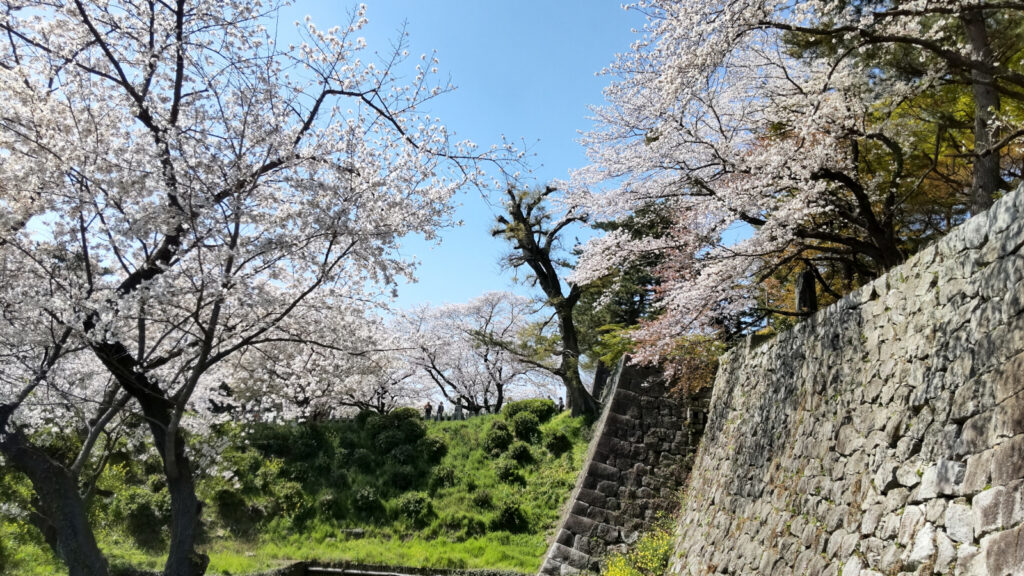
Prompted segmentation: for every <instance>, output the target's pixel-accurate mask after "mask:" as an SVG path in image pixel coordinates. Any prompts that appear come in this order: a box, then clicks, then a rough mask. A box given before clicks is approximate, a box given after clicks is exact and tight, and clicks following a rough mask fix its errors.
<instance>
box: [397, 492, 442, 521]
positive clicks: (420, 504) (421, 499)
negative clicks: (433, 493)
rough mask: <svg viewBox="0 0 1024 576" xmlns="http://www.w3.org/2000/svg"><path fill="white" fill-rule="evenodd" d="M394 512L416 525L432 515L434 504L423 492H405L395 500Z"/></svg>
mask: <svg viewBox="0 0 1024 576" xmlns="http://www.w3.org/2000/svg"><path fill="white" fill-rule="evenodd" d="M395 512H396V513H397V514H398V515H399V516H400V517H402V518H405V519H406V520H409V521H411V522H413V523H414V524H416V525H423V524H425V523H426V522H427V521H428V520H429V519H430V517H431V516H433V515H434V506H433V504H431V502H430V496H428V495H426V494H425V493H423V492H406V493H405V494H402V495H401V496H399V497H398V500H396V501H395Z"/></svg>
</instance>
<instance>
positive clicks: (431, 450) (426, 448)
mask: <svg viewBox="0 0 1024 576" xmlns="http://www.w3.org/2000/svg"><path fill="white" fill-rule="evenodd" d="M416 446H417V449H418V450H419V451H420V453H421V454H423V457H424V458H426V460H427V462H428V463H430V464H437V463H438V462H440V461H441V459H442V458H444V457H445V455H446V454H448V445H447V444H445V443H444V440H441V439H440V438H433V437H431V436H425V437H423V438H420V440H419V442H417V443H416Z"/></svg>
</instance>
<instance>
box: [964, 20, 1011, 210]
mask: <svg viewBox="0 0 1024 576" xmlns="http://www.w3.org/2000/svg"><path fill="white" fill-rule="evenodd" d="M962 21H963V25H964V30H965V31H966V32H967V41H968V43H969V45H970V48H971V58H972V59H973V60H975V61H981V62H985V63H992V62H993V57H992V46H991V45H990V43H989V38H988V29H987V28H986V26H985V15H984V13H983V12H982V11H980V10H977V11H969V12H967V13H966V14H964V15H963V16H962ZM971 89H972V91H973V92H974V154H975V157H974V171H973V182H972V185H971V200H970V202H971V213H972V214H977V213H978V212H982V211H984V210H985V209H987V208H988V207H989V206H991V205H992V199H993V197H994V196H995V193H996V191H997V190H998V189H999V187H1000V184H1001V183H1002V176H1001V175H1000V173H999V171H1000V156H1001V154H1000V152H999V151H998V150H992V149H991V147H992V145H993V140H994V138H993V134H992V130H993V128H992V123H993V121H994V120H995V114H996V112H997V111H998V110H999V92H997V91H996V86H995V78H993V77H992V75H991V74H989V73H987V72H983V71H981V70H978V69H976V68H975V69H972V70H971Z"/></svg>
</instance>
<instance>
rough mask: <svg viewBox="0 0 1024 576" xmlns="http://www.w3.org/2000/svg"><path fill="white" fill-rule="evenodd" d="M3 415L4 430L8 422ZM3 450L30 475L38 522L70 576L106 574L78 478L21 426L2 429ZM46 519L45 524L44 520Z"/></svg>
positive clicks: (0, 444)
mask: <svg viewBox="0 0 1024 576" xmlns="http://www.w3.org/2000/svg"><path fill="white" fill-rule="evenodd" d="M3 420H6V418H3V419H0V430H3V429H4V428H6V426H7V423H6V422H5V421H3ZM0 452H2V453H3V455H4V458H5V459H6V460H7V461H8V462H9V463H10V464H11V465H12V467H13V468H14V469H15V470H18V471H19V472H21V473H23V474H25V475H26V476H28V479H29V481H30V482H31V483H32V488H33V489H34V490H35V493H36V495H37V496H38V498H39V506H38V509H37V510H36V512H37V513H38V514H39V516H40V518H37V519H36V520H37V522H34V523H35V524H37V525H40V524H43V526H40V527H41V528H43V527H45V528H46V530H44V536H46V535H47V532H48V533H49V537H47V538H46V541H47V543H49V544H50V545H51V547H53V551H54V553H55V554H56V555H57V557H59V558H60V559H61V560H63V561H64V564H65V565H66V566H67V568H68V575H69V576H106V575H107V574H108V573H109V570H108V567H107V560H106V558H104V557H103V553H102V552H100V549H99V546H97V545H96V537H95V536H94V535H93V532H92V527H91V526H90V525H89V515H88V512H87V511H86V505H85V501H84V500H83V499H82V496H81V494H79V492H78V481H77V479H76V478H75V476H74V475H72V474H71V472H70V471H69V470H68V469H67V468H66V467H65V466H63V465H61V464H60V462H57V461H56V460H54V459H53V458H50V457H49V456H48V455H47V454H46V453H45V452H43V451H42V450H40V449H38V448H36V447H35V446H32V445H31V444H30V442H29V440H28V438H26V437H25V435H24V433H22V432H21V431H20V430H14V431H11V432H8V433H0ZM44 523H45V524H44Z"/></svg>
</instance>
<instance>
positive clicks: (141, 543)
mask: <svg viewBox="0 0 1024 576" xmlns="http://www.w3.org/2000/svg"><path fill="white" fill-rule="evenodd" d="M524 408H525V409H524ZM517 412H519V414H518V415H516V413H517ZM554 412H555V411H554V406H553V404H550V403H549V402H547V401H527V402H525V403H516V404H514V405H511V406H508V407H507V408H506V411H505V413H504V414H502V415H484V416H478V417H474V418H470V419H468V420H465V421H445V422H433V421H428V422H424V421H423V420H421V418H420V416H419V414H418V412H416V411H414V410H412V409H399V410H397V411H395V412H393V413H392V414H390V415H388V416H380V415H377V414H371V413H363V414H361V415H359V416H358V417H357V418H354V419H352V420H342V421H327V422H309V423H293V424H284V425H279V424H273V425H272V424H257V425H248V426H241V425H230V426H225V427H222V428H220V429H218V430H217V431H216V432H215V433H211V434H208V435H206V436H204V437H202V438H196V439H193V444H194V445H195V447H196V448H197V452H198V453H199V454H201V456H200V458H201V459H205V460H207V461H201V462H199V464H200V468H201V469H202V470H203V476H202V478H201V481H200V486H199V492H200V495H201V497H202V499H203V501H204V510H206V541H205V544H204V550H205V551H206V552H207V553H208V554H209V555H210V557H211V566H210V571H209V573H210V574H240V573H246V572H252V571H257V570H262V569H266V568H271V567H275V566H279V565H281V564H284V563H286V562H288V561H294V560H317V561H339V560H351V561H357V562H366V563H378V564H391V565H405V566H429V567H447V568H502V569H511V570H520V571H534V570H536V569H537V567H538V565H539V563H540V560H541V556H542V555H543V554H544V550H545V535H546V533H547V532H549V531H550V530H551V529H552V528H553V526H554V524H555V522H556V520H557V517H558V511H559V508H560V506H561V505H562V503H563V502H564V501H565V500H566V498H567V497H568V494H569V491H570V490H571V488H572V485H573V482H574V480H575V477H576V474H577V472H578V470H579V467H580V465H581V462H582V458H583V454H584V452H585V450H586V441H587V437H586V436H587V431H586V430H585V429H584V428H583V425H582V423H581V421H580V420H579V419H573V418H571V417H570V416H569V415H568V413H563V414H559V415H554ZM511 416H514V417H511ZM537 416H539V418H538V417H537ZM158 472H159V460H158V459H157V458H156V457H155V455H153V454H148V455H147V453H146V452H142V451H140V450H139V449H136V450H132V449H131V448H129V447H128V446H127V444H125V445H123V446H121V447H119V449H118V450H117V451H116V452H115V453H114V455H113V457H112V458H111V460H110V464H109V465H108V467H107V469H106V471H105V473H104V475H103V477H102V478H101V479H100V481H99V482H98V484H97V486H98V490H97V494H96V497H95V498H94V500H93V502H92V505H91V514H92V515H93V516H94V517H95V518H96V524H97V525H99V526H103V528H102V530H101V544H102V546H103V548H104V550H105V551H106V552H107V553H108V555H109V557H110V558H111V561H112V563H113V564H115V565H116V566H122V567H125V566H129V565H130V566H133V567H136V568H144V569H158V568H159V567H160V566H161V565H162V553H163V551H164V549H165V546H166V534H165V533H164V532H163V530H164V529H163V528H162V527H163V526H165V525H166V522H165V517H166V515H167V514H169V500H168V497H167V493H166V489H164V488H162V487H161V485H160V483H159V482H157V481H155V478H156V474H157V473H158ZM151 487H154V488H157V489H156V491H153V490H152V489H151ZM0 491H2V493H3V495H4V497H5V498H4V500H5V501H7V500H10V501H11V502H13V503H14V504H15V505H22V506H27V504H28V502H27V500H24V499H25V495H26V494H27V486H25V481H24V479H23V478H20V477H18V476H16V475H14V474H12V473H9V472H8V473H7V475H6V476H4V477H3V478H0ZM115 494H116V496H115ZM19 500H21V502H19ZM37 534H38V531H36V530H35V529H33V528H31V527H30V526H28V525H27V524H25V523H22V522H15V521H11V520H4V521H3V524H2V527H0V541H2V542H3V548H2V549H0V559H3V560H2V562H3V563H0V567H2V566H4V565H6V568H7V570H8V572H9V573H17V574H26V575H31V574H40V575H42V574H53V573H60V568H59V563H58V562H56V561H55V559H54V558H53V557H52V556H51V555H50V553H49V550H48V548H47V547H46V546H45V544H44V543H43V542H42V540H41V539H40V538H39V536H37Z"/></svg>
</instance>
